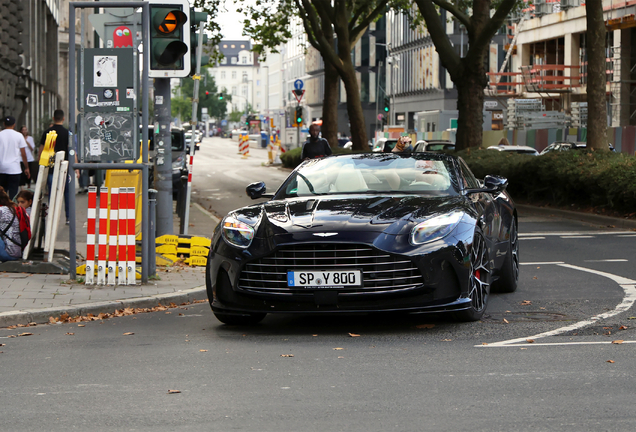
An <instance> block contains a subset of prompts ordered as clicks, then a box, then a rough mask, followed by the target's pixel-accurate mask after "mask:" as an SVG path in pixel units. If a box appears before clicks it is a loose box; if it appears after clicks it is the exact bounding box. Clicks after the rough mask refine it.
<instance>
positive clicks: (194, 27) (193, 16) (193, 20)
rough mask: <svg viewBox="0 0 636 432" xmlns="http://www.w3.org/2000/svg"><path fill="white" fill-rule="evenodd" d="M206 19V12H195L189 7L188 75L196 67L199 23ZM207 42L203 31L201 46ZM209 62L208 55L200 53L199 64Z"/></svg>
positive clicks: (203, 64)
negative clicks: (189, 68)
mask: <svg viewBox="0 0 636 432" xmlns="http://www.w3.org/2000/svg"><path fill="white" fill-rule="evenodd" d="M207 21H208V14H207V12H195V10H194V8H192V9H190V52H191V55H190V64H191V67H192V69H191V72H190V75H194V73H195V71H196V69H197V47H198V46H199V24H200V23H202V22H203V23H205V22H207ZM207 43H208V35H206V34H205V33H203V46H205V44H207ZM208 63H210V56H208V55H203V53H202V54H201V66H205V65H207V64H208Z"/></svg>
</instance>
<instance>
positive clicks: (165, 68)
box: [144, 0, 191, 78]
mask: <svg viewBox="0 0 636 432" xmlns="http://www.w3.org/2000/svg"><path fill="white" fill-rule="evenodd" d="M189 11H190V3H189V2H188V0H151V1H150V49H149V50H148V51H149V54H150V70H149V71H148V76H150V77H151V78H184V77H187V76H188V74H189V73H190V63H191V60H190V56H191V50H190V24H189V23H188V15H187V13H188V12H189ZM144 51H145V50H144Z"/></svg>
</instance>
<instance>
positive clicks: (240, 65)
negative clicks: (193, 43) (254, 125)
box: [208, 40, 263, 113]
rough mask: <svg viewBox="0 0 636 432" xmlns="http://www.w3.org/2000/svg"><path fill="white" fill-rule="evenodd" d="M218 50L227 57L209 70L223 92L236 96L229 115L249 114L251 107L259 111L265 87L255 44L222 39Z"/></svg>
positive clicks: (230, 104)
mask: <svg viewBox="0 0 636 432" xmlns="http://www.w3.org/2000/svg"><path fill="white" fill-rule="evenodd" d="M218 48H219V51H221V52H222V53H223V55H224V57H223V59H222V60H221V62H220V63H219V64H217V65H215V66H214V67H213V68H210V69H208V73H209V74H210V75H211V76H212V77H214V79H215V82H216V86H217V88H218V89H219V91H222V92H225V93H227V94H230V95H232V101H231V102H230V101H228V105H229V106H228V109H227V111H228V113H229V112H232V111H245V110H246V109H247V106H248V105H249V106H251V107H252V110H255V111H257V112H258V111H259V110H260V109H261V99H260V95H261V92H262V87H263V85H262V78H261V73H260V68H259V65H258V61H257V59H256V56H255V54H254V53H253V52H251V49H252V44H251V42H250V41H247V40H222V41H221V42H220V43H219V46H218Z"/></svg>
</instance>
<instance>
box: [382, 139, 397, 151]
mask: <svg viewBox="0 0 636 432" xmlns="http://www.w3.org/2000/svg"><path fill="white" fill-rule="evenodd" d="M396 144H397V140H387V141H386V142H385V143H384V149H383V150H382V151H383V152H384V153H390V152H391V151H392V150H393V148H394V147H395V145H396Z"/></svg>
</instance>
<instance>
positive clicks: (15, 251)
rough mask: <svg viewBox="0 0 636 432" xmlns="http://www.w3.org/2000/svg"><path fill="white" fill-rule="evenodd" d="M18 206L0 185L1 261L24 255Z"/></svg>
mask: <svg viewBox="0 0 636 432" xmlns="http://www.w3.org/2000/svg"><path fill="white" fill-rule="evenodd" d="M14 132H15V131H14ZM16 133H17V132H16ZM16 207H17V206H16V204H15V203H14V202H13V201H11V199H10V198H9V195H7V193H6V192H5V191H4V189H3V188H2V187H0V262H5V261H15V260H17V259H20V257H21V256H22V248H21V247H20V220H19V219H18V217H17V214H16V209H15V208H16Z"/></svg>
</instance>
